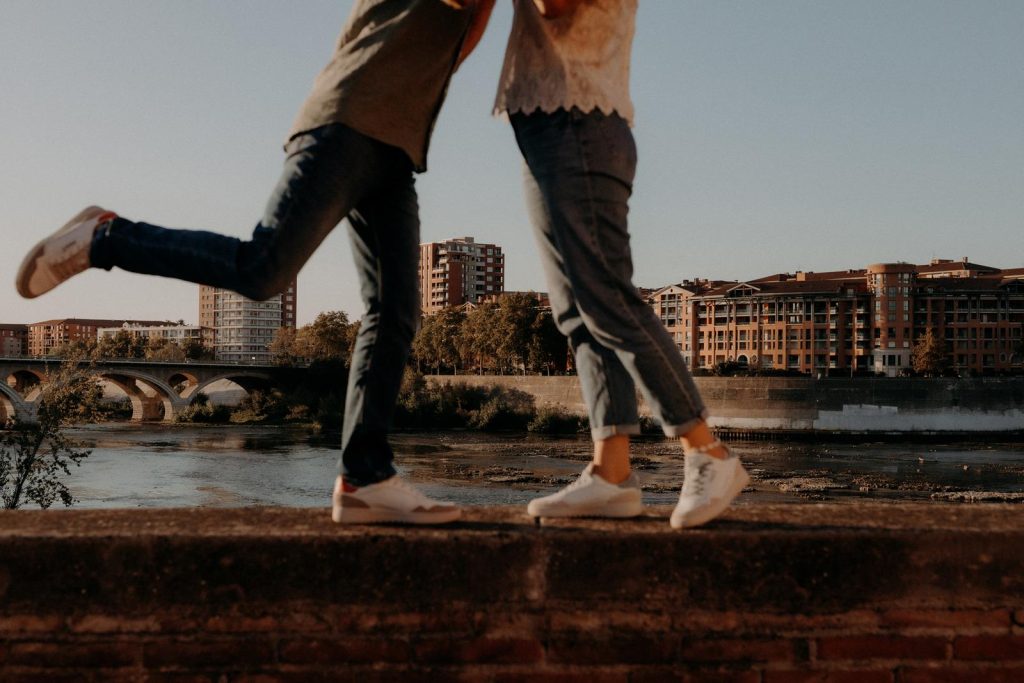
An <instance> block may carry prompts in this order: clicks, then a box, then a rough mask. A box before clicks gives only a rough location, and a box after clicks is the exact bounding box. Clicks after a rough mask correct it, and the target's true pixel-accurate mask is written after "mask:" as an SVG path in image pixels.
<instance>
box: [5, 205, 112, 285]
mask: <svg viewBox="0 0 1024 683" xmlns="http://www.w3.org/2000/svg"><path fill="white" fill-rule="evenodd" d="M115 218H117V214H116V213H114V212H112V211H107V210H106V209H101V208H100V207H98V206H90V207H87V208H85V209H82V210H81V211H80V212H78V214H77V215H76V216H75V217H74V218H72V219H71V220H70V221H68V222H67V223H65V224H64V227H62V228H61V229H60V230H58V231H57V232H55V233H53V234H52V235H50V236H49V237H47V238H46V239H44V240H42V241H41V242H39V244H37V245H36V246H34V247H32V250H31V251H29V252H28V256H26V257H25V260H23V261H22V262H21V267H20V268H19V269H18V277H17V279H16V283H15V284H16V286H17V288H18V293H19V294H21V295H22V296H23V297H25V298H26V299H34V298H35V297H37V296H39V295H40V294H45V293H46V292H48V291H50V290H51V289H53V288H54V287H56V286H57V285H59V284H60V283H62V282H64V281H65V280H67V279H69V278H71V277H74V276H75V275H78V274H79V273H81V272H82V271H84V270H87V269H88V268H89V266H90V265H91V264H90V262H89V250H90V249H91V248H92V237H93V235H94V234H95V233H96V229H97V228H98V227H100V226H101V225H103V224H104V223H106V222H107V221H111V220H113V219H115Z"/></svg>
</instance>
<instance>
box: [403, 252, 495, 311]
mask: <svg viewBox="0 0 1024 683" xmlns="http://www.w3.org/2000/svg"><path fill="white" fill-rule="evenodd" d="M419 277H420V303H421V308H422V311H423V313H424V315H427V314H430V313H436V312H437V311H440V310H442V309H444V308H447V307H449V306H460V305H462V304H466V303H472V304H476V303H479V302H480V301H482V300H483V299H485V298H487V297H490V296H495V295H498V294H500V293H501V292H503V291H504V290H505V256H504V255H503V254H502V253H501V247H499V246H498V245H496V244H483V243H478V242H476V241H475V240H474V239H473V238H472V237H456V238H453V239H449V240H445V241H443V242H429V243H426V244H421V245H420V265H419Z"/></svg>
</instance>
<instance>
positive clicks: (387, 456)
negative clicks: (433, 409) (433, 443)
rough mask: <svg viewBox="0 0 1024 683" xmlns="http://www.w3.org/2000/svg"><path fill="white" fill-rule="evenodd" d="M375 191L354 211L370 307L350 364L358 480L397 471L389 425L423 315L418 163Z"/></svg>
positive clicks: (346, 446) (356, 251) (347, 458)
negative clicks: (415, 177) (415, 179)
mask: <svg viewBox="0 0 1024 683" xmlns="http://www.w3.org/2000/svg"><path fill="white" fill-rule="evenodd" d="M394 175H395V177H394V179H393V180H391V181H390V182H388V183H386V184H384V185H383V186H382V187H380V188H379V189H377V190H375V191H374V192H371V193H369V194H368V195H367V196H366V197H365V198H364V199H363V201H362V202H360V203H359V205H358V206H357V207H356V209H355V210H354V211H353V212H352V213H351V214H350V216H349V238H350V241H351V243H352V255H353V258H354V259H355V265H356V272H357V273H358V274H359V280H360V283H361V294H362V298H363V304H364V305H365V307H366V312H365V313H364V314H363V317H362V320H361V321H360V325H359V335H358V337H357V338H356V343H355V349H354V351H353V354H352V365H351V369H350V371H349V381H348V392H347V395H346V398H345V421H344V429H343V433H342V442H341V447H342V462H341V471H342V474H343V476H344V477H345V480H346V481H348V482H350V483H352V484H354V485H356V486H366V485H369V484H373V483H376V482H379V481H382V480H384V479H387V478H388V477H390V476H392V475H393V474H394V473H395V470H394V468H393V467H392V465H391V460H392V457H393V455H392V452H391V448H390V446H389V445H388V442H387V433H388V430H389V428H390V425H391V420H392V418H393V415H394V408H395V401H396V400H397V398H398V391H399V388H400V387H401V384H402V374H403V372H404V371H405V365H406V361H407V360H408V358H409V350H410V348H411V346H412V339H413V336H414V335H415V333H416V324H417V322H418V318H419V309H420V303H419V277H418V264H419V234H420V224H419V207H418V205H417V199H416V189H415V186H414V182H413V176H412V169H411V167H408V166H407V167H406V169H405V172H404V173H401V172H399V173H396V174H394Z"/></svg>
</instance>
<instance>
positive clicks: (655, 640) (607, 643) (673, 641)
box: [548, 633, 679, 665]
mask: <svg viewBox="0 0 1024 683" xmlns="http://www.w3.org/2000/svg"><path fill="white" fill-rule="evenodd" d="M678 645H679V638H678V637H677V636H674V635H666V634H658V633H652V634H649V635H647V636H643V635H638V634H632V635H630V636H622V637H615V636H611V637H607V636H603V637H602V636H599V637H597V638H587V637H585V634H580V635H577V636H573V637H558V636H554V637H552V639H551V642H550V643H549V644H548V660H549V661H550V662H558V663H571V664H574V663H579V664H589V665H600V664H667V663H671V662H674V661H676V659H677V655H676V653H677V651H678Z"/></svg>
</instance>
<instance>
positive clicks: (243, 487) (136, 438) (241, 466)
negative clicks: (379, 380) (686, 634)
mask: <svg viewBox="0 0 1024 683" xmlns="http://www.w3.org/2000/svg"><path fill="white" fill-rule="evenodd" d="M70 436H71V437H72V438H74V439H76V440H77V441H79V442H80V443H82V444H83V445H84V446H86V447H88V448H91V449H92V454H91V455H90V456H89V457H88V458H87V459H86V460H84V461H83V463H82V466H81V467H80V468H76V469H74V470H72V475H71V476H70V477H69V478H68V483H69V485H70V488H71V490H72V493H73V495H74V496H75V497H76V499H77V500H78V502H77V503H76V505H75V507H76V508H134V507H191V506H214V507H239V506H249V505H280V506H297V507H316V506H324V505H327V504H328V502H329V493H330V489H331V486H332V485H333V481H334V477H335V466H336V465H335V463H336V461H337V458H338V455H339V451H338V447H337V443H336V439H335V440H325V439H322V438H319V437H318V436H317V435H315V434H313V433H312V432H310V431H309V430H308V429H304V428H298V427H242V426H223V427H222V426H217V427H213V426H211V427H193V426H179V425H167V426H162V425H137V424H104V425H93V426H89V427H82V428H76V429H73V430H70ZM393 443H394V446H395V451H396V453H397V456H398V457H397V464H398V466H399V469H400V471H401V472H402V473H403V474H404V475H405V476H407V477H408V478H409V479H410V480H412V481H413V482H415V483H416V484H417V485H419V486H421V487H422V488H423V489H424V490H425V491H426V492H427V493H429V494H430V495H434V496H437V497H440V498H445V499H448V500H452V501H455V502H458V503H461V504H465V505H521V504H525V503H526V502H527V501H528V500H529V499H530V498H532V497H534V496H536V495H538V494H539V493H547V492H550V491H553V490H555V489H556V488H558V487H560V486H562V485H564V484H565V483H567V482H569V481H571V480H572V478H574V477H575V475H576V473H577V472H579V470H580V469H581V468H582V467H583V466H584V464H585V462H586V460H587V459H588V458H589V452H590V443H589V441H588V440H587V439H586V438H585V437H548V436H537V435H522V434H512V435H491V434H481V433H476V432H437V433H418V434H398V435H395V437H394V438H393ZM733 446H734V450H736V452H737V453H738V454H739V455H740V456H741V457H742V458H743V460H744V462H745V463H746V464H747V467H748V469H750V471H751V474H752V476H753V479H754V482H753V486H752V488H751V489H750V490H748V491H747V492H746V493H745V494H744V495H743V496H742V497H741V499H740V501H739V503H738V504H740V505H755V504H758V503H759V502H772V501H792V502H813V501H822V500H827V501H832V502H843V501H855V500H864V499H871V500H879V499H881V500H894V499H899V500H907V499H913V500H930V501H940V502H946V501H962V500H973V501H1000V502H1003V501H1014V502H1018V501H1024V444H1019V443H1017V444H965V443H957V444H924V445H915V444H913V443H861V444H849V443H845V444H840V443H818V444H806V443H771V442H768V443H766V442H756V443H755V442H750V443H735V444H733ZM634 463H635V465H636V467H637V469H638V471H639V473H640V476H641V480H642V482H643V484H644V489H645V502H647V503H648V504H670V503H672V502H674V501H675V499H676V496H677V492H678V487H679V485H680V484H681V482H682V461H681V458H680V457H679V452H678V446H677V445H675V444H674V443H673V442H671V441H668V440H664V439H661V438H650V437H644V438H642V439H640V440H638V441H637V442H635V443H634Z"/></svg>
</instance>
